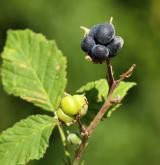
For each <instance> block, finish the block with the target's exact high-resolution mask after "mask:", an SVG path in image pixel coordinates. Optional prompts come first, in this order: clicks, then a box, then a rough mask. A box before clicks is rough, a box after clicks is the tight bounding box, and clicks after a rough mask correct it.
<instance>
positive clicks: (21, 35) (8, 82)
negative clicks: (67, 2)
mask: <svg viewBox="0 0 160 165" xmlns="http://www.w3.org/2000/svg"><path fill="white" fill-rule="evenodd" d="M2 58H3V64H2V71H1V74H2V83H3V86H4V88H5V90H6V91H7V92H8V93H9V94H13V95H15V96H19V97H21V98H22V99H24V100H26V101H29V102H32V103H33V104H35V105H37V106H39V107H41V108H43V109H44V110H48V111H54V110H56V108H57V107H58V105H59V102H60V100H61V97H62V96H63V93H64V89H65V87H66V71H65V70H66V59H65V57H64V56H63V55H62V52H61V51H60V50H59V49H58V48H57V46H56V44H55V42H54V41H48V40H47V39H46V38H45V37H44V36H43V35H42V34H36V33H34V32H32V31H31V30H15V31H13V30H10V31H8V35H7V42H6V45H5V48H4V51H3V53H2Z"/></svg>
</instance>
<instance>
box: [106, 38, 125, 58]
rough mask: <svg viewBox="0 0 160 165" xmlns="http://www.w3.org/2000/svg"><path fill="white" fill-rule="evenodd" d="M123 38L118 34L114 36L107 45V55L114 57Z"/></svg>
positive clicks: (119, 48)
mask: <svg viewBox="0 0 160 165" xmlns="http://www.w3.org/2000/svg"><path fill="white" fill-rule="evenodd" d="M123 44H124V40H123V38H122V37H120V36H115V37H114V39H113V40H112V41H111V42H110V43H109V44H108V45H107V48H108V50H109V57H114V56H116V55H117V53H118V52H119V51H120V50H121V48H122V47H123Z"/></svg>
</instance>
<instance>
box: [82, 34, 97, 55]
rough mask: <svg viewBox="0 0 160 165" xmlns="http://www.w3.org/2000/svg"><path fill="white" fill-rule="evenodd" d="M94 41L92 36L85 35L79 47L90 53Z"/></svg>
mask: <svg viewBox="0 0 160 165" xmlns="http://www.w3.org/2000/svg"><path fill="white" fill-rule="evenodd" d="M95 44H96V43H95V41H94V39H93V38H92V37H90V36H86V37H84V38H83V40H82V43H81V48H82V50H83V51H85V52H86V53H88V54H89V55H90V53H91V50H92V48H93V47H94V46H95Z"/></svg>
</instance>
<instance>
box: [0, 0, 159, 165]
mask: <svg viewBox="0 0 160 165" xmlns="http://www.w3.org/2000/svg"><path fill="white" fill-rule="evenodd" d="M159 7H160V2H159V1H158V0H141V1H138V0H134V1H128V0H99V1H96V0H87V1H86V0H81V1H74V0H70V1H65V0H61V1H56V0H33V1H25V0H10V1H9V0H7V1H6V0H1V1H0V49H1V50H2V47H3V45H4V41H5V37H6V31H7V30H8V29H24V28H31V29H33V30H34V31H36V32H41V33H43V34H44V35H46V36H47V38H48V39H55V40H56V42H57V45H58V47H59V48H60V49H61V50H62V51H63V54H64V55H66V56H67V59H68V70H67V71H68V86H67V92H70V93H73V92H74V91H75V90H76V89H78V88H79V87H80V86H82V85H84V84H85V83H87V82H89V81H94V80H97V79H100V78H104V77H105V71H104V69H105V66H103V65H93V64H91V63H88V62H87V61H85V60H84V53H83V52H82V51H81V50H80V42H81V39H82V36H83V34H82V31H81V30H80V28H79V26H80V25H82V26H86V27H90V26H92V25H93V24H96V23H99V22H104V21H106V20H108V19H109V17H110V16H113V17H114V24H115V26H116V29H117V34H119V35H121V36H123V37H124V39H125V45H124V48H123V50H122V52H121V53H120V55H119V56H118V57H117V58H115V59H114V60H113V66H114V68H115V74H116V75H118V74H119V73H121V72H122V71H123V70H125V69H126V68H128V67H129V66H130V65H131V64H132V63H136V64H137V69H136V72H135V73H134V75H133V76H132V77H131V81H132V80H136V81H137V83H138V86H136V87H135V88H134V89H132V90H131V91H130V92H129V96H128V97H127V99H125V101H124V104H123V106H121V107H120V109H119V111H117V112H116V113H114V114H113V115H112V117H111V118H109V120H108V121H104V122H102V123H101V124H100V125H99V126H98V127H97V129H96V131H95V132H94V135H93V136H92V138H91V139H90V145H89V146H88V148H87V151H86V154H85V157H86V158H87V159H86V164H92V165H97V164H110V165H117V164H119V165H121V164H122V165H128V164H130V165H135V164H138V165H139V164H140V165H146V164H147V165H149V164H153V165H159V162H160V150H159V146H160V142H159V139H160V131H159V129H160V124H159V118H160V111H159V108H158V100H159V97H160V94H159V90H160V87H159V83H160V76H159V60H160V56H159V51H160V47H159V44H160V33H159V26H160V11H159ZM82 73H83V75H82ZM39 112H41V111H40V110H39V109H38V108H35V107H32V105H31V104H29V103H26V102H24V101H22V100H20V99H19V98H14V97H13V96H8V95H7V94H6V93H4V91H3V90H2V86H0V130H1V131H2V130H4V129H6V128H8V127H9V126H12V125H13V123H15V122H17V121H18V120H19V119H21V118H26V117H27V116H28V115H29V114H36V113H39ZM42 113H43V112H42ZM102 135H103V136H102ZM60 144H61V142H60V140H59V135H58V132H55V133H54V139H52V138H51V141H50V148H49V149H48V150H47V154H48V155H47V156H46V155H45V157H44V158H43V159H41V160H40V161H33V162H31V163H29V165H42V164H47V165H51V164H55V165H61V164H62V162H61V157H60V156H58V155H59V154H61V153H63V150H62V148H61V145H60ZM95 152H96V154H95ZM93 155H94V156H93Z"/></svg>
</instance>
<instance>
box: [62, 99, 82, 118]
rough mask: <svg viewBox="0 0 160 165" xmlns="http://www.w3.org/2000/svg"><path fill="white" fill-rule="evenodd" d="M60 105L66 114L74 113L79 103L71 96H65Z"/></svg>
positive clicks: (76, 111) (77, 109)
mask: <svg viewBox="0 0 160 165" xmlns="http://www.w3.org/2000/svg"><path fill="white" fill-rule="evenodd" d="M61 107H62V110H63V112H64V113H66V114H67V115H72V116H74V115H76V114H77V113H78V111H79V105H78V103H77V101H76V100H75V99H74V98H73V96H65V97H64V98H63V99H62V101H61Z"/></svg>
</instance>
